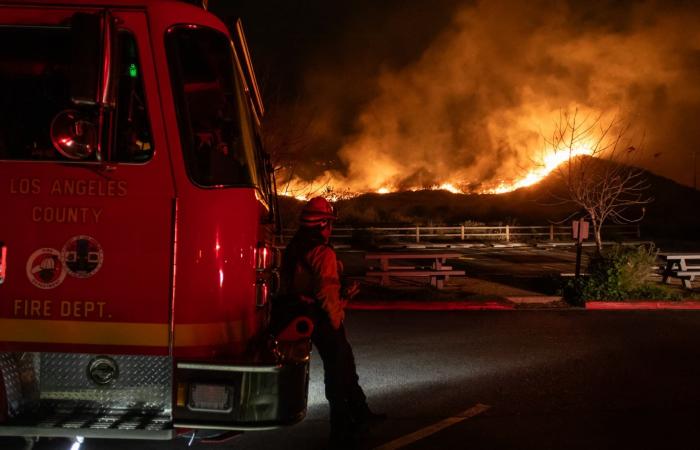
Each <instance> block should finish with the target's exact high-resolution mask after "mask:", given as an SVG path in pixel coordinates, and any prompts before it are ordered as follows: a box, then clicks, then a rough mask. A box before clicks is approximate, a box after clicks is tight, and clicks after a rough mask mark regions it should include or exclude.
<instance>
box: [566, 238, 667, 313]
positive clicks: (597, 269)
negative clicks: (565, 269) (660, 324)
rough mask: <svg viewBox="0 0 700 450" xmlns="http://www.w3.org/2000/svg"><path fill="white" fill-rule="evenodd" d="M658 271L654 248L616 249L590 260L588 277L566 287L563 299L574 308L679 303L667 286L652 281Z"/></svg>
mask: <svg viewBox="0 0 700 450" xmlns="http://www.w3.org/2000/svg"><path fill="white" fill-rule="evenodd" d="M655 268H656V250H655V248H654V247H653V246H639V247H637V248H629V247H623V246H621V245H616V246H614V247H612V248H610V249H606V250H605V251H604V252H603V253H602V254H600V255H597V256H595V257H593V258H592V259H591V260H590V262H589V265H588V276H586V277H581V278H579V279H574V280H569V281H568V282H567V283H566V284H565V286H564V292H563V294H564V298H565V299H566V300H567V301H569V302H570V303H572V304H574V305H583V303H584V302H585V301H586V300H608V301H615V300H617V301H621V300H627V299H636V300H642V299H678V298H679V295H678V294H676V293H674V292H672V291H671V290H669V289H668V288H667V287H666V286H663V285H659V284H658V283H653V282H651V281H649V275H650V274H651V273H652V271H653V270H654V269H655Z"/></svg>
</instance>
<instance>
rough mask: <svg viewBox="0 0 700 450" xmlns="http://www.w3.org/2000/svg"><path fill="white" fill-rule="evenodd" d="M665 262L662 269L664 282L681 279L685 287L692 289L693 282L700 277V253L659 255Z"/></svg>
mask: <svg viewBox="0 0 700 450" xmlns="http://www.w3.org/2000/svg"><path fill="white" fill-rule="evenodd" d="M659 257H660V258H661V259H662V260H663V261H664V266H663V269H662V274H661V275H662V277H663V279H662V281H663V282H664V283H668V282H669V278H671V277H673V278H679V279H680V280H681V281H682V282H683V287H685V288H686V289H692V288H693V286H692V282H693V281H694V280H695V277H696V276H700V253H659Z"/></svg>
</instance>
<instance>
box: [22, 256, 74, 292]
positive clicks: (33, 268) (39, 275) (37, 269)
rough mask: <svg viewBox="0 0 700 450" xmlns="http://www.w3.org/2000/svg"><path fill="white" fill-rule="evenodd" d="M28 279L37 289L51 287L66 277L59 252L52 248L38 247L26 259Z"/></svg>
mask: <svg viewBox="0 0 700 450" xmlns="http://www.w3.org/2000/svg"><path fill="white" fill-rule="evenodd" d="M27 276H28V277H29V281H31V282H32V284H33V285H34V286H36V287H38V288H39V289H53V288H55V287H56V286H58V285H60V284H61V283H63V280H64V278H66V267H65V265H64V264H63V260H62V259H61V254H60V253H59V252H58V250H56V249H53V248H40V249H39V250H37V251H35V252H34V253H32V254H31V255H30V256H29V260H28V261H27Z"/></svg>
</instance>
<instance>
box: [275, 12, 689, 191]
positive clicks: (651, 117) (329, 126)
mask: <svg viewBox="0 0 700 450" xmlns="http://www.w3.org/2000/svg"><path fill="white" fill-rule="evenodd" d="M696 10H697V8H691V7H690V6H689V5H688V4H687V3H682V2H681V3H677V4H672V5H668V6H667V5H666V4H665V3H664V4H662V3H657V2H654V1H647V2H633V3H630V4H628V7H626V8H623V9H622V10H619V9H617V8H612V5H611V4H608V3H605V2H601V4H600V5H598V6H596V5H584V4H581V3H577V2H556V3H552V2H544V1H541V2H535V4H533V3H531V2H517V1H497V2H491V1H488V2H487V1H477V2H476V3H474V4H472V5H470V6H464V7H461V8H458V9H457V10H456V12H455V14H454V16H453V18H452V20H451V22H450V24H449V26H448V27H446V28H445V29H444V30H443V31H442V32H441V33H439V34H438V35H437V36H435V37H434V39H433V40H432V42H431V43H430V45H428V46H427V47H426V48H424V49H423V51H422V52H421V53H420V54H419V55H417V56H416V58H415V60H414V61H412V62H410V63H407V64H403V65H400V66H388V67H382V69H381V70H379V72H378V74H377V75H376V77H374V78H373V79H371V80H369V81H368V80H357V84H358V85H359V86H361V87H362V88H363V89H364V92H370V93H371V95H370V96H369V97H368V98H367V100H366V101H365V102H364V103H363V104H362V106H361V107H360V108H359V109H358V110H357V111H355V120H354V125H353V127H351V131H347V130H345V131H343V130H341V128H343V127H341V125H340V124H339V122H338V120H339V119H338V116H339V114H340V113H338V112H336V111H335V109H337V108H338V107H339V106H342V105H341V104H340V102H339V101H338V102H336V101H334V100H337V99H340V98H342V96H343V95H347V92H346V91H347V90H351V91H352V90H353V89H355V87H354V86H348V85H347V83H339V82H337V81H336V82H330V81H329V79H330V78H331V77H336V78H337V77H338V74H337V73H332V72H324V71H320V72H319V73H314V74H313V75H310V76H309V79H308V82H309V83H310V84H313V86H314V88H316V87H320V88H317V89H315V90H314V94H312V96H311V97H310V100H311V101H310V102H309V103H310V105H309V108H311V109H313V110H314V111H316V112H317V113H316V114H315V117H317V119H316V120H315V121H314V124H313V126H312V127H311V130H310V132H312V133H313V134H314V139H315V140H316V141H315V143H316V144H318V145H315V146H310V147H312V148H311V149H310V150H309V152H308V154H305V155H303V157H302V158H303V162H298V163H297V165H296V166H295V167H294V170H291V171H289V172H287V173H286V174H284V175H283V176H281V177H279V181H280V192H281V193H283V194H287V195H293V196H297V197H307V196H309V195H317V194H318V193H320V192H321V191H322V190H324V189H327V188H328V187H329V186H330V187H331V189H332V191H333V193H335V194H336V195H338V196H340V197H344V196H347V195H356V194H359V193H370V192H373V193H388V192H396V191H407V190H421V189H445V190H448V191H450V192H460V193H500V192H509V191H512V190H514V189H517V188H519V187H523V186H529V185H532V184H534V183H537V182H538V181H539V180H541V179H542V178H543V177H544V176H546V175H547V174H548V173H550V172H551V170H552V168H553V167H556V166H557V165H558V164H559V163H561V161H562V160H561V159H557V158H564V159H566V158H568V155H566V156H563V155H561V154H560V155H558V156H557V157H556V158H555V159H551V158H552V157H548V156H547V155H546V152H545V151H544V150H545V149H544V147H545V144H544V143H543V136H548V135H549V134H550V132H551V130H552V129H553V128H555V127H556V125H557V120H558V118H559V115H560V113H561V111H572V110H576V109H577V110H579V111H581V114H582V115H585V116H591V117H617V118H618V119H620V120H621V121H622V122H624V123H626V124H630V125H632V126H633V129H631V130H630V131H631V134H632V135H633V136H631V137H632V138H633V139H637V140H638V141H639V142H637V145H639V144H642V142H641V141H644V142H643V144H644V145H645V147H646V149H647V150H648V151H647V152H646V159H645V160H642V161H641V164H642V165H643V166H645V167H647V168H652V169H653V170H654V171H655V172H656V173H660V174H662V175H666V176H670V177H672V178H674V179H676V180H681V181H682V182H684V183H686V184H690V183H691V182H692V181H691V180H692V171H691V170H688V167H690V165H691V164H692V149H689V148H688V143H691V144H690V145H691V146H696V145H697V144H696V143H697V142H700V129H698V127H695V126H693V125H691V124H690V122H689V121H688V120H687V117H694V116H697V115H698V113H700V87H698V86H700V85H698V84H697V79H698V76H699V75H700V73H699V72H698V71H699V69H698V68H699V67H700V65H698V64H697V61H698V60H699V59H698V58H699V56H698V55H700V33H699V32H698V31H697V27H696V26H695V24H696V23H697V21H698V20H699V19H700V14H698V12H697V11H696ZM353 56H354V57H357V55H353ZM358 60H360V61H361V58H358ZM337 91H340V92H337ZM365 95H368V94H365ZM345 128H348V127H345ZM642 137H643V139H642ZM334 145H337V147H334ZM334 148H335V150H337V152H335V155H336V156H334V157H329V156H328V153H329V151H331V150H333V149H334ZM338 149H339V150H338ZM590 151H591V149H590V145H589V146H587V145H581V146H579V147H578V148H577V149H576V152H578V153H577V154H584V155H585V154H590ZM300 159H301V158H300Z"/></svg>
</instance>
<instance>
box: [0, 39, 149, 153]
mask: <svg viewBox="0 0 700 450" xmlns="http://www.w3.org/2000/svg"><path fill="white" fill-rule="evenodd" d="M117 48H118V53H117V55H118V58H116V60H117V62H116V64H117V68H116V74H117V76H116V80H115V81H116V82H117V85H118V91H117V105H116V109H115V110H114V111H112V112H111V115H110V116H109V117H108V120H107V123H108V126H113V127H114V132H113V133H108V132H105V133H103V135H104V136H105V140H104V141H103V148H104V149H107V150H106V151H105V154H104V155H103V157H104V158H105V159H107V160H110V161H115V162H133V163H143V162H146V161H148V160H149V159H150V158H151V157H152V155H153V150H154V149H153V144H152V141H151V132H150V124H149V122H148V114H147V111H146V106H145V105H146V103H145V95H144V88H143V82H142V79H141V74H140V70H139V69H140V66H139V59H138V52H137V47H136V41H135V39H134V36H133V35H132V34H131V33H129V32H127V31H120V33H119V42H118V46H117ZM71 64H72V61H71V32H70V27H43V26H42V27H39V26H36V27H17V26H0V159H5V160H31V161H36V160H40V161H41V160H43V161H70V160H75V158H67V157H66V156H65V155H63V154H62V153H61V152H60V151H58V150H57V146H56V143H55V141H56V139H57V136H56V129H57V127H59V126H60V121H61V120H62V118H64V117H65V116H66V114H68V115H70V114H79V115H80V116H81V117H82V118H83V119H84V120H83V121H81V122H79V123H78V125H76V126H80V127H83V126H84V128H83V129H81V130H80V131H79V132H77V133H78V134H79V133H81V132H85V133H87V132H91V133H97V128H96V127H97V111H96V108H95V107H92V106H84V105H76V104H74V103H73V102H72V101H71V86H70V73H71V70H72V68H71ZM57 124H58V125H57ZM52 127H53V130H54V132H53V133H52ZM109 136H112V138H113V139H114V140H113V142H108V141H107V140H106V139H107V137H109ZM52 137H53V139H52ZM75 145H80V142H76V143H75ZM85 155H86V156H85V158H82V159H81V162H90V161H92V162H95V161H96V156H95V155H94V153H90V152H85Z"/></svg>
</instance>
